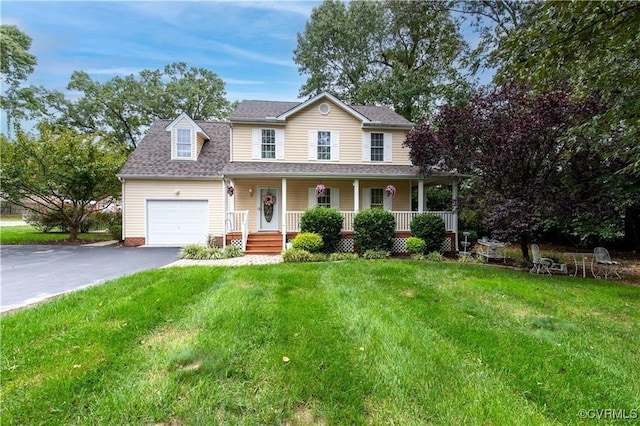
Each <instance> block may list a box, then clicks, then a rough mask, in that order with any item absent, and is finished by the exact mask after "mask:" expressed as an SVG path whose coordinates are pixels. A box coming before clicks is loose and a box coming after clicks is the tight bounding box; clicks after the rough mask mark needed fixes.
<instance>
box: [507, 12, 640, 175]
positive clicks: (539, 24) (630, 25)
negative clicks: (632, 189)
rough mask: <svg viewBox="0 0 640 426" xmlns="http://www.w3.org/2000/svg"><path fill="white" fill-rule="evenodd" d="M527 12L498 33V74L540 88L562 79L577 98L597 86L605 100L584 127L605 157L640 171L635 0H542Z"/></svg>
mask: <svg viewBox="0 0 640 426" xmlns="http://www.w3.org/2000/svg"><path fill="white" fill-rule="evenodd" d="M529 13H530V18H529V19H527V20H526V21H525V22H523V23H522V25H520V26H519V27H518V28H517V29H516V30H515V31H512V32H510V33H509V34H508V35H507V36H506V37H504V38H503V39H502V40H501V41H500V44H499V48H498V51H497V57H498V59H499V60H500V61H501V63H502V66H501V67H500V69H499V73H498V79H499V80H498V81H507V80H509V79H514V78H515V79H517V80H518V81H521V82H525V83H527V84H530V85H533V86H535V87H537V88H539V89H541V90H548V89H549V88H551V87H554V86H555V85H557V84H558V82H564V83H568V84H569V85H570V86H571V88H572V92H573V94H574V95H575V96H577V97H579V98H580V99H585V98H586V97H588V96H593V95H595V94H597V95H598V96H600V97H601V99H602V103H603V104H605V105H607V108H606V109H605V110H603V111H602V112H601V113H600V114H598V115H597V116H595V117H594V119H593V120H592V122H591V123H589V126H588V128H589V129H590V130H591V132H592V133H593V135H594V136H599V139H600V150H601V151H602V152H605V153H606V154H607V157H609V158H613V159H614V160H615V157H620V158H621V159H622V160H623V161H624V164H623V168H622V170H621V171H622V172H625V173H630V174H636V175H640V144H638V140H639V139H640V61H638V57H640V32H639V31H638V28H640V3H638V2H635V1H615V2H611V1H591V2H579V1H578V2H576V1H574V2H558V1H553V2H552V1H549V2H543V3H537V4H535V5H534V6H533V7H531V8H530V10H529ZM612 135H613V136H614V137H613V138H611V136H612ZM612 142H615V144H613V143H612Z"/></svg>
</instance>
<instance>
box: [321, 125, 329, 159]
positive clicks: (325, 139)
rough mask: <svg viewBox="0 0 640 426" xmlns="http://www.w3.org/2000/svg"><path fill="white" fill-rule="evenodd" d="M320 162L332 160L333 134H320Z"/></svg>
mask: <svg viewBox="0 0 640 426" xmlns="http://www.w3.org/2000/svg"><path fill="white" fill-rule="evenodd" d="M318 160H331V132H327V131H319V132H318Z"/></svg>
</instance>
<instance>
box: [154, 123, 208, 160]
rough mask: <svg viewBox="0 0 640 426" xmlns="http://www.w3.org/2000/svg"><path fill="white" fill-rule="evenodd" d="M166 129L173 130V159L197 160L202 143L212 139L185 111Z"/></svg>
mask: <svg viewBox="0 0 640 426" xmlns="http://www.w3.org/2000/svg"><path fill="white" fill-rule="evenodd" d="M165 130H166V131H167V132H171V159H172V160H191V161H195V160H197V159H198V154H199V153H200V150H201V149H202V145H203V144H204V142H205V141H208V140H209V139H210V138H209V136H208V135H207V134H206V133H205V132H204V130H202V128H201V127H200V126H198V125H197V124H196V122H195V121H193V120H192V119H191V118H190V117H189V116H188V115H187V114H186V113H184V112H183V113H182V114H180V115H179V116H178V117H177V118H176V119H175V120H173V121H172V122H171V123H170V124H169V125H168V126H167V127H166V128H165Z"/></svg>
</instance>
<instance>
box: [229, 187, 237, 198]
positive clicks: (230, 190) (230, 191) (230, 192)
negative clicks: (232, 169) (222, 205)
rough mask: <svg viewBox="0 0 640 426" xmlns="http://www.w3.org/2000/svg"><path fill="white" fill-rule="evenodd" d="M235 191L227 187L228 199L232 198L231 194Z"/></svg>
mask: <svg viewBox="0 0 640 426" xmlns="http://www.w3.org/2000/svg"><path fill="white" fill-rule="evenodd" d="M235 191H236V190H235V189H234V188H233V186H231V185H229V186H228V187H227V194H229V197H233V193H234V192H235Z"/></svg>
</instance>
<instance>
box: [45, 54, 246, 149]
mask: <svg viewBox="0 0 640 426" xmlns="http://www.w3.org/2000/svg"><path fill="white" fill-rule="evenodd" d="M67 88H68V89H69V90H73V91H76V92H79V93H80V94H81V96H80V97H79V98H78V99H76V100H70V99H68V98H66V97H65V96H64V95H63V94H62V93H61V92H56V91H46V90H42V99H43V101H44V103H45V104H46V105H47V107H48V108H49V109H50V110H53V111H55V112H56V113H57V116H58V123H59V124H62V125H65V126H67V127H70V128H73V129H76V130H77V131H80V132H98V131H100V132H105V133H107V134H109V135H110V136H111V139H112V140H113V141H115V143H117V144H119V145H122V146H126V147H129V148H135V147H136V145H137V143H138V141H139V140H140V138H141V137H142V136H143V134H144V132H145V131H146V129H147V128H148V126H149V125H150V124H151V123H152V122H153V121H154V120H155V119H157V118H175V117H176V116H177V115H179V114H180V113H181V112H186V113H187V114H189V116H190V117H191V118H193V119H195V120H212V119H224V118H226V116H227V115H228V114H229V112H230V111H231V109H232V106H233V105H232V104H231V103H230V102H229V101H228V100H227V99H226V92H225V88H224V81H223V80H222V79H221V78H220V77H218V75H217V74H215V73H214V72H212V71H209V70H207V69H204V68H194V67H191V68H188V67H187V65H186V64H185V63H182V62H180V63H174V64H170V65H167V66H166V67H164V69H163V70H143V71H141V72H140V73H139V74H138V75H137V76H135V75H128V76H125V77H120V76H117V77H113V78H112V79H110V80H108V81H106V82H99V81H97V80H94V79H92V78H91V76H89V74H87V73H86V72H82V71H76V72H74V73H73V75H72V76H71V81H70V82H69V84H68V86H67Z"/></svg>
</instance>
